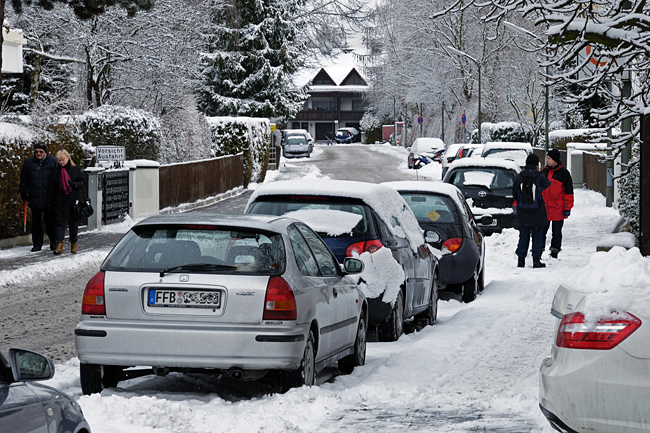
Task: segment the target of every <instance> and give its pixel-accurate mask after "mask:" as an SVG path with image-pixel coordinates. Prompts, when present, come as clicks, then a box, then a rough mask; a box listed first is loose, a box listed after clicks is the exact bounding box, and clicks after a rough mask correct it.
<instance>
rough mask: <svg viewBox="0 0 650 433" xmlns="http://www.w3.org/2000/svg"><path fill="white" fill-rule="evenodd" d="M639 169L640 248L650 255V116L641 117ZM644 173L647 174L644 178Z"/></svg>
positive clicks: (643, 252) (645, 254)
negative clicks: (649, 174)
mask: <svg viewBox="0 0 650 433" xmlns="http://www.w3.org/2000/svg"><path fill="white" fill-rule="evenodd" d="M640 164H641V165H640V167H639V177H640V183H641V185H640V192H639V207H640V209H639V219H640V221H639V227H640V230H641V236H640V239H639V247H640V250H641V254H643V255H644V256H648V255H650V176H647V173H650V116H649V115H642V116H641V162H640ZM644 173H645V174H646V175H645V176H644Z"/></svg>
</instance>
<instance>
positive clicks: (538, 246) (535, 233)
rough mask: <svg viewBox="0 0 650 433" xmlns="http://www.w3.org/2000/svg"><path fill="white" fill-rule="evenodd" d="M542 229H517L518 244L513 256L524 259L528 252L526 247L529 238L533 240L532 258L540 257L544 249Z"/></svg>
mask: <svg viewBox="0 0 650 433" xmlns="http://www.w3.org/2000/svg"><path fill="white" fill-rule="evenodd" d="M544 233H545V231H544V227H543V226H540V227H519V243H518V244H517V249H516V250H515V254H517V256H519V257H526V254H527V252H528V245H530V238H531V237H532V238H533V251H532V252H533V258H539V257H541V256H542V250H543V249H544Z"/></svg>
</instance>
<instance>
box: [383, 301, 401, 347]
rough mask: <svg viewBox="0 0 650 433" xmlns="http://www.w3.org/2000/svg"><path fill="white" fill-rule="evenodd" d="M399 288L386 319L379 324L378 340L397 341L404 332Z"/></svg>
mask: <svg viewBox="0 0 650 433" xmlns="http://www.w3.org/2000/svg"><path fill="white" fill-rule="evenodd" d="M403 296H404V295H403V293H402V291H401V290H400V291H399V293H398V294H397V299H395V305H393V309H392V310H391V312H390V315H389V316H388V319H387V320H386V321H385V322H383V323H381V324H379V332H378V336H379V341H397V340H398V339H399V337H400V336H401V335H402V334H403V333H404V297H403Z"/></svg>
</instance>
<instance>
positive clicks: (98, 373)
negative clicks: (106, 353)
mask: <svg viewBox="0 0 650 433" xmlns="http://www.w3.org/2000/svg"><path fill="white" fill-rule="evenodd" d="M103 373H104V368H103V366H102V365H99V364H80V365H79V380H80V382H81V392H82V393H83V394H84V395H90V394H97V393H99V392H102V390H103V389H104V383H103V380H102V376H103Z"/></svg>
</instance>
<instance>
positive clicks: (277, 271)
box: [75, 213, 368, 394]
mask: <svg viewBox="0 0 650 433" xmlns="http://www.w3.org/2000/svg"><path fill="white" fill-rule="evenodd" d="M362 271H363V263H362V262H361V261H360V260H358V259H353V260H347V261H346V263H345V264H344V265H343V269H342V267H341V265H339V263H338V261H337V260H336V258H335V257H334V255H333V254H332V252H331V251H330V249H329V248H328V247H327V245H325V243H324V242H323V241H322V240H321V238H320V237H318V235H317V234H316V233H314V232H313V231H312V230H311V229H310V228H309V227H307V226H306V225H305V224H303V223H301V222H299V221H297V220H294V219H290V218H284V217H269V216H259V215H255V216H253V215H216V214H208V213H204V214H201V213H193V214H186V215H161V216H154V217H151V218H148V219H146V220H144V221H141V222H139V223H138V224H136V225H134V226H133V227H132V228H131V230H130V231H129V232H128V233H127V234H126V235H125V236H124V237H123V238H122V240H120V242H119V243H118V244H117V245H116V246H115V248H114V249H113V250H112V251H111V253H110V254H109V255H108V257H107V258H106V260H105V261H104V263H103V264H102V265H101V267H100V270H99V272H97V274H96V275H95V276H94V277H93V278H92V279H91V280H90V281H89V282H88V285H87V286H86V289H85V292H84V296H83V305H82V315H81V321H80V322H79V324H78V325H77V328H76V330H75V335H76V344H77V352H78V354H79V360H80V361H81V366H80V376H81V387H82V391H83V392H84V394H91V393H95V392H99V391H101V390H102V389H103V388H104V387H111V386H116V384H117V383H118V381H120V380H124V379H127V378H130V377H135V376H138V375H143V374H151V373H154V374H159V375H162V374H166V373H168V372H170V371H181V372H183V371H187V370H190V369H191V370H193V371H195V370H207V371H210V370H211V371H215V370H217V371H222V372H224V373H226V374H227V375H229V376H230V377H232V378H234V379H241V380H256V379H261V378H262V377H264V376H265V375H266V373H267V372H269V371H271V370H277V371H280V376H281V378H282V386H283V387H284V388H288V387H290V386H300V385H313V384H314V383H315V376H316V373H317V372H318V371H319V370H320V369H322V368H324V367H326V366H328V365H330V364H332V363H335V362H337V361H338V366H339V369H340V370H341V371H342V372H344V373H349V372H351V371H352V369H353V368H354V367H355V366H359V365H363V364H364V362H365V352H366V339H365V338H366V326H367V325H366V323H367V311H368V307H367V302H366V300H365V298H364V296H363V294H362V293H361V292H360V291H359V290H358V289H357V286H356V284H355V283H354V282H353V280H352V279H351V278H348V277H347V276H346V274H347V273H360V272H362ZM134 366H150V367H151V368H150V369H145V370H141V371H137V369H136V370H133V369H129V370H127V371H125V369H127V368H129V367H134Z"/></svg>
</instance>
